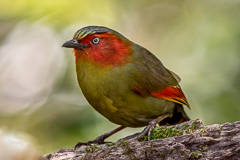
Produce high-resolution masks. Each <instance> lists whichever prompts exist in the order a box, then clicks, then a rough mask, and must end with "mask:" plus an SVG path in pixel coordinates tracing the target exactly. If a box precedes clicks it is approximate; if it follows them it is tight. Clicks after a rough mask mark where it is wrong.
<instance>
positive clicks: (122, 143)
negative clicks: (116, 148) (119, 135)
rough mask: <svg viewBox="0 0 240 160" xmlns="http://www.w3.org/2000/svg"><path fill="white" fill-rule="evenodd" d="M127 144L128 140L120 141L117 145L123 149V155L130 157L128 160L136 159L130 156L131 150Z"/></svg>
mask: <svg viewBox="0 0 240 160" xmlns="http://www.w3.org/2000/svg"><path fill="white" fill-rule="evenodd" d="M129 143H130V142H129V141H128V140H121V141H120V142H119V145H120V146H121V147H122V149H123V154H125V155H128V156H129V157H130V159H136V157H135V156H134V155H133V154H132V153H133V149H132V148H131V147H130V146H129Z"/></svg>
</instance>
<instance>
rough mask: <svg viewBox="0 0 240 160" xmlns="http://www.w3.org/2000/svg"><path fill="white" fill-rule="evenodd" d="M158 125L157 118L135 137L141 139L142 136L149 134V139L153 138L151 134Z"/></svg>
mask: <svg viewBox="0 0 240 160" xmlns="http://www.w3.org/2000/svg"><path fill="white" fill-rule="evenodd" d="M156 125H157V121H156V120H155V119H154V120H152V121H151V122H150V123H149V125H148V126H147V127H146V128H144V130H143V131H142V132H141V133H140V134H139V135H138V136H137V137H135V138H134V139H135V140H139V139H140V138H142V137H144V136H145V135H146V134H147V139H148V141H150V140H151V137H150V135H151V133H152V130H153V129H154V128H155V127H156Z"/></svg>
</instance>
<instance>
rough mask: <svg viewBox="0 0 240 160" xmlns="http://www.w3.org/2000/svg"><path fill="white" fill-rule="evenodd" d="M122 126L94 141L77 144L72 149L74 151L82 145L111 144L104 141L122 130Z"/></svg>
mask: <svg viewBox="0 0 240 160" xmlns="http://www.w3.org/2000/svg"><path fill="white" fill-rule="evenodd" d="M124 128H125V127H124V126H120V127H118V128H116V129H114V130H112V131H110V132H107V133H104V134H103V135H101V136H99V137H97V138H96V139H94V140H92V141H88V142H78V143H77V144H76V145H75V147H74V149H75V150H76V149H77V148H79V147H81V146H82V145H90V144H105V143H111V142H104V140H105V139H106V138H108V137H110V136H111V135H113V134H114V133H117V132H118V131H120V130H122V129H124Z"/></svg>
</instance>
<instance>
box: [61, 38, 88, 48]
mask: <svg viewBox="0 0 240 160" xmlns="http://www.w3.org/2000/svg"><path fill="white" fill-rule="evenodd" d="M62 47H66V48H75V49H80V50H83V48H86V47H88V45H87V44H82V43H79V42H78V41H77V39H71V40H69V41H66V42H65V43H63V45H62Z"/></svg>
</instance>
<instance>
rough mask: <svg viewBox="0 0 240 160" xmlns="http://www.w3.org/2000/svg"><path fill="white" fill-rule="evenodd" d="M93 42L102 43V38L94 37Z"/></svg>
mask: <svg viewBox="0 0 240 160" xmlns="http://www.w3.org/2000/svg"><path fill="white" fill-rule="evenodd" d="M92 43H93V44H95V45H98V44H99V43H100V38H99V37H94V38H93V39H92Z"/></svg>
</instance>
